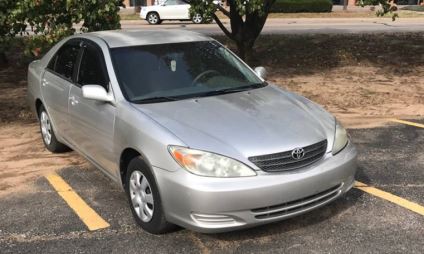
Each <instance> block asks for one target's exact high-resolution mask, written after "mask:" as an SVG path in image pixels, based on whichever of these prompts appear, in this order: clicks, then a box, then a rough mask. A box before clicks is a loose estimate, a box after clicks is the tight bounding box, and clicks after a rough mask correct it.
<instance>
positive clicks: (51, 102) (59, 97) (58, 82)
mask: <svg viewBox="0 0 424 254" xmlns="http://www.w3.org/2000/svg"><path fill="white" fill-rule="evenodd" d="M71 85H72V84H71V83H70V82H69V81H67V80H65V79H63V78H61V77H59V76H57V75H56V74H53V73H51V72H50V71H46V72H44V76H43V80H42V83H41V93H42V96H43V102H44V106H45V108H46V109H47V112H48V114H49V116H50V119H51V120H52V122H53V127H54V128H55V129H54V131H55V133H56V136H59V137H63V138H65V139H66V138H67V134H68V131H69V123H68V96H69V90H70V88H71Z"/></svg>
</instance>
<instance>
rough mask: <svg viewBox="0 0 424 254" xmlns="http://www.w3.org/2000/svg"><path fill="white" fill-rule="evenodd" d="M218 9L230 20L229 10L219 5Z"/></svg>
mask: <svg viewBox="0 0 424 254" xmlns="http://www.w3.org/2000/svg"><path fill="white" fill-rule="evenodd" d="M216 7H217V8H218V10H220V11H221V12H222V13H223V14H224V15H225V16H227V17H228V18H230V12H229V11H227V9H225V8H224V7H222V6H221V5H220V4H219V3H218V4H217V5H216Z"/></svg>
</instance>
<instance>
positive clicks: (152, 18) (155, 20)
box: [146, 12, 162, 25]
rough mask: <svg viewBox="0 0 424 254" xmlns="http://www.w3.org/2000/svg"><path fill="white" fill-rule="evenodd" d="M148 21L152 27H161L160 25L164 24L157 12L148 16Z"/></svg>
mask: <svg viewBox="0 0 424 254" xmlns="http://www.w3.org/2000/svg"><path fill="white" fill-rule="evenodd" d="M146 20H147V22H149V24H150V25H159V24H160V23H162V21H161V20H160V17H159V14H158V13H156V12H150V13H149V14H147V17H146Z"/></svg>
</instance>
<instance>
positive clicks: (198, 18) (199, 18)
mask: <svg viewBox="0 0 424 254" xmlns="http://www.w3.org/2000/svg"><path fill="white" fill-rule="evenodd" d="M191 21H193V23H194V24H201V23H202V22H203V17H202V15H200V14H194V16H193V17H192V18H191Z"/></svg>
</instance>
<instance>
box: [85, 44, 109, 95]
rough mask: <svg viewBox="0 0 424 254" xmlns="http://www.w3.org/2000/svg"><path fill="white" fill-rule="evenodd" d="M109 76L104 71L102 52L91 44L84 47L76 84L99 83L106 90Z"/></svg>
mask: <svg viewBox="0 0 424 254" xmlns="http://www.w3.org/2000/svg"><path fill="white" fill-rule="evenodd" d="M108 83H109V78H108V75H107V72H106V68H105V63H104V58H103V54H102V53H101V51H100V49H97V48H96V47H94V46H92V45H90V44H89V45H86V46H85V47H84V51H83V55H82V59H81V65H80V68H79V74H78V84H80V85H82V86H83V85H101V86H103V87H104V88H105V89H106V90H107V88H108Z"/></svg>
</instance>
